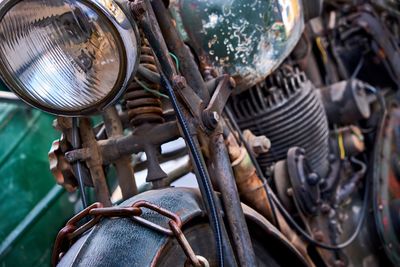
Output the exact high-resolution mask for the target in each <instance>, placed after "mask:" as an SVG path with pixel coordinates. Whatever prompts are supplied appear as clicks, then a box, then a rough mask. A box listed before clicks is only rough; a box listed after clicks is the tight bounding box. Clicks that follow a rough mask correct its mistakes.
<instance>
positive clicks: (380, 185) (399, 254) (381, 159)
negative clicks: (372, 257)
mask: <svg viewBox="0 0 400 267" xmlns="http://www.w3.org/2000/svg"><path fill="white" fill-rule="evenodd" d="M399 142H400V108H399V107H398V104H396V103H393V104H392V105H391V106H389V109H388V113H387V114H386V116H385V117H384V118H383V121H382V125H381V128H380V130H379V135H378V141H377V143H376V154H375V159H374V165H375V169H374V185H373V188H374V190H373V201H374V205H373V209H374V215H375V222H376V227H377V230H378V234H379V237H380V239H381V242H382V245H383V248H384V250H385V252H386V255H387V256H388V257H389V259H390V260H391V261H392V262H393V264H395V265H398V264H399V262H400V240H399V232H398V229H399V225H398V222H399V220H398V218H399V211H398V205H397V204H396V203H397V202H398V201H399V199H400V180H399V173H398V172H396V168H397V169H398V165H399V153H400V146H399Z"/></svg>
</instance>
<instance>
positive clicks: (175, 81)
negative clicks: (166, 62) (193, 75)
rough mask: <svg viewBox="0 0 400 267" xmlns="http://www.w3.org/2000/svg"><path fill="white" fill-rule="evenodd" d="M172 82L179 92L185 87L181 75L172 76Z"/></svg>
mask: <svg viewBox="0 0 400 267" xmlns="http://www.w3.org/2000/svg"><path fill="white" fill-rule="evenodd" d="M172 82H173V84H174V86H175V88H176V89H180V90H181V89H184V88H186V87H187V82H186V79H185V77H183V76H181V75H174V77H173V78H172Z"/></svg>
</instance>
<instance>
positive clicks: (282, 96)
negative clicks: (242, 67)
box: [230, 65, 329, 178]
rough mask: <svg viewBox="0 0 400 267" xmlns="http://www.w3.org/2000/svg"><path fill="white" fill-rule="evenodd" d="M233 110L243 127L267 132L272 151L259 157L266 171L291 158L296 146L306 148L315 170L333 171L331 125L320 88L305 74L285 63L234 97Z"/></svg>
mask: <svg viewBox="0 0 400 267" xmlns="http://www.w3.org/2000/svg"><path fill="white" fill-rule="evenodd" d="M231 100H232V101H231V102H230V104H231V107H232V111H233V112H234V114H235V118H236V119H237V123H238V124H239V126H240V128H241V129H242V130H246V129H249V130H251V131H252V132H253V133H254V134H255V135H265V136H266V137H268V139H270V141H271V149H270V151H269V152H268V153H263V154H260V155H259V156H258V158H257V160H258V162H259V164H260V167H261V168H262V169H263V171H264V173H265V172H266V170H267V169H268V168H269V167H270V166H271V165H272V164H273V163H274V162H276V161H278V160H283V159H285V158H286V157H287V151H288V150H289V148H291V147H293V146H298V147H301V148H304V149H305V150H306V155H307V158H308V160H309V162H310V165H311V167H312V169H313V171H315V172H317V173H318V174H319V175H320V176H321V177H324V178H325V177H326V175H327V174H328V172H329V161H328V155H329V127H328V121H327V118H326V115H325V112H324V107H323V104H322V101H321V100H320V97H319V96H318V94H317V90H316V88H315V87H314V85H313V84H312V83H311V81H309V80H308V78H307V77H306V76H305V74H304V73H303V72H301V71H299V70H298V69H296V68H292V67H291V66H288V65H284V66H282V68H280V69H279V70H278V71H276V72H275V73H274V74H273V75H271V76H269V77H268V78H267V79H266V80H265V81H264V82H262V83H260V84H258V85H256V86H254V87H253V88H251V89H249V90H248V91H246V92H243V93H241V94H238V95H234V96H233V97H232V98H231Z"/></svg>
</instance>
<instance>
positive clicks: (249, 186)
mask: <svg viewBox="0 0 400 267" xmlns="http://www.w3.org/2000/svg"><path fill="white" fill-rule="evenodd" d="M247 136H249V133H247ZM226 142H227V144H228V151H229V156H230V158H231V161H232V168H233V171H234V174H235V180H236V184H237V189H238V193H239V195H240V198H241V200H242V201H243V202H244V203H245V204H246V205H249V206H250V207H251V208H253V209H254V210H256V211H257V212H259V213H260V214H261V215H263V216H264V217H265V218H266V219H267V220H268V221H269V222H271V223H272V224H273V225H274V226H276V227H277V228H279V230H280V232H281V233H282V234H283V235H284V236H285V237H286V238H287V239H288V240H290V242H291V243H292V245H293V246H294V247H295V248H296V249H297V250H298V251H299V252H300V253H301V254H302V255H303V257H304V259H306V261H307V262H308V264H309V266H313V265H314V264H313V263H312V260H311V258H310V257H309V255H308V251H307V244H306V243H305V242H303V241H302V240H301V238H300V237H299V236H298V235H297V234H296V233H295V232H294V231H293V230H292V229H291V228H290V227H289V225H288V224H287V222H286V221H285V219H284V218H283V216H282V214H281V213H280V212H279V211H278V210H277V209H276V208H275V216H276V217H275V216H274V212H273V211H272V207H271V203H270V202H269V199H268V196H267V192H266V190H265V187H268V185H267V184H265V185H264V184H263V183H262V181H261V180H260V178H259V177H258V176H257V173H256V169H255V167H254V165H253V163H252V162H251V159H250V157H249V154H248V152H247V150H246V148H244V147H240V146H239V145H238V143H237V142H236V140H235V138H234V137H233V135H232V134H230V135H229V136H228V138H227V140H226ZM277 179H280V180H286V179H287V177H284V176H280V177H277ZM270 193H271V194H273V192H272V190H271V192H270Z"/></svg>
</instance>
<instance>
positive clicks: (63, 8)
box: [0, 0, 139, 115]
mask: <svg viewBox="0 0 400 267" xmlns="http://www.w3.org/2000/svg"><path fill="white" fill-rule="evenodd" d="M138 43H139V40H138V34H137V30H136V28H135V26H134V25H133V24H132V23H131V21H130V20H129V19H128V18H127V17H126V16H125V14H124V12H123V11H122V9H121V8H120V7H119V6H118V5H117V4H116V3H115V2H114V1H113V0H19V1H18V0H5V1H1V0H0V74H1V76H2V78H3V80H4V81H5V82H6V83H7V84H8V86H9V87H10V89H11V90H13V91H14V92H15V93H16V94H17V95H19V96H20V97H21V98H22V99H23V100H25V101H26V102H27V103H29V104H31V105H33V106H35V107H37V108H40V109H42V110H45V111H48V112H51V113H55V114H61V115H84V114H88V113H93V112H96V111H98V110H101V109H102V108H104V107H105V106H107V105H108V104H110V103H112V102H113V101H114V100H115V99H117V98H118V97H119V96H120V94H121V93H122V91H123V90H122V89H123V88H124V87H125V86H126V85H127V84H128V82H129V81H130V78H131V77H132V75H133V74H134V71H135V69H136V66H137V64H138Z"/></svg>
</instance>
